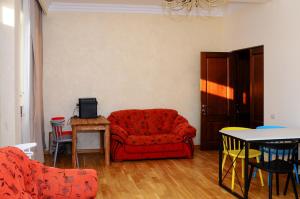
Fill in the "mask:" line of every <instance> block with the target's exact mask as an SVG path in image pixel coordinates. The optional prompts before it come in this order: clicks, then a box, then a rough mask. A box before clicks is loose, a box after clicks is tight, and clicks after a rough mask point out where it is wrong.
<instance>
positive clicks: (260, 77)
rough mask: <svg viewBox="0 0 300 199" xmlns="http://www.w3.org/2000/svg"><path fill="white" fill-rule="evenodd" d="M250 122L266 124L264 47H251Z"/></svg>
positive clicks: (259, 124) (252, 123)
mask: <svg viewBox="0 0 300 199" xmlns="http://www.w3.org/2000/svg"><path fill="white" fill-rule="evenodd" d="M250 124H251V127H252V128H255V127H257V126H261V125H263V124H264V48H263V46H260V47H256V48H251V49H250Z"/></svg>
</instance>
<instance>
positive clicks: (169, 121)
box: [108, 109, 196, 161]
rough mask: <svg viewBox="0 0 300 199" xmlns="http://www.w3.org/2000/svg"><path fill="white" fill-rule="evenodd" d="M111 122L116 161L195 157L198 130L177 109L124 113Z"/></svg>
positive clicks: (113, 155)
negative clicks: (194, 141) (194, 142)
mask: <svg viewBox="0 0 300 199" xmlns="http://www.w3.org/2000/svg"><path fill="white" fill-rule="evenodd" d="M108 120H109V121H110V122H111V157H112V160H114V161H122V160H139V159H158V158H192V156H193V152H194V144H193V139H192V138H193V137H195V136H196V129H195V128H194V127H192V126H191V125H189V123H188V121H187V120H186V119H185V118H184V117H182V116H180V115H179V114H178V112H177V111H175V110H171V109H146V110H122V111H116V112H113V113H111V115H110V116H109V117H108Z"/></svg>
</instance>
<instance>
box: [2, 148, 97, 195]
mask: <svg viewBox="0 0 300 199" xmlns="http://www.w3.org/2000/svg"><path fill="white" fill-rule="evenodd" d="M97 190H98V183H97V174H96V171H95V170H90V169H83V170H80V169H58V168H53V167H47V166H44V165H43V164H41V163H39V162H37V161H34V160H30V159H29V158H28V157H27V156H26V155H25V154H24V153H23V152H22V151H21V150H20V149H18V148H15V147H4V148H0V198H1V199H48V198H49V199H78V198H80V199H92V198H95V197H96V195H97Z"/></svg>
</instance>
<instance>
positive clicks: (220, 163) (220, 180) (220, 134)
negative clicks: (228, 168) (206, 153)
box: [219, 133, 223, 185]
mask: <svg viewBox="0 0 300 199" xmlns="http://www.w3.org/2000/svg"><path fill="white" fill-rule="evenodd" d="M222 152H223V136H222V133H219V185H222V178H223V171H222V161H223V160H222V155H223V154H222Z"/></svg>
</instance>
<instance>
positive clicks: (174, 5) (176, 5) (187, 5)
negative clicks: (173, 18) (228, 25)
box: [163, 0, 228, 12]
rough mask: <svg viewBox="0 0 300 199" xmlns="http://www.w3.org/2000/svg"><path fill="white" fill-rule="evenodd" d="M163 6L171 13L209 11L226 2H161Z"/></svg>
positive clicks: (206, 0)
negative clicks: (193, 10)
mask: <svg viewBox="0 0 300 199" xmlns="http://www.w3.org/2000/svg"><path fill="white" fill-rule="evenodd" d="M163 1H164V5H165V7H166V8H167V9H170V10H171V11H180V10H186V11H188V12H190V11H191V10H192V9H193V8H200V9H205V10H209V9H212V8H215V7H219V6H223V5H225V4H226V3H228V0H163Z"/></svg>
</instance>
